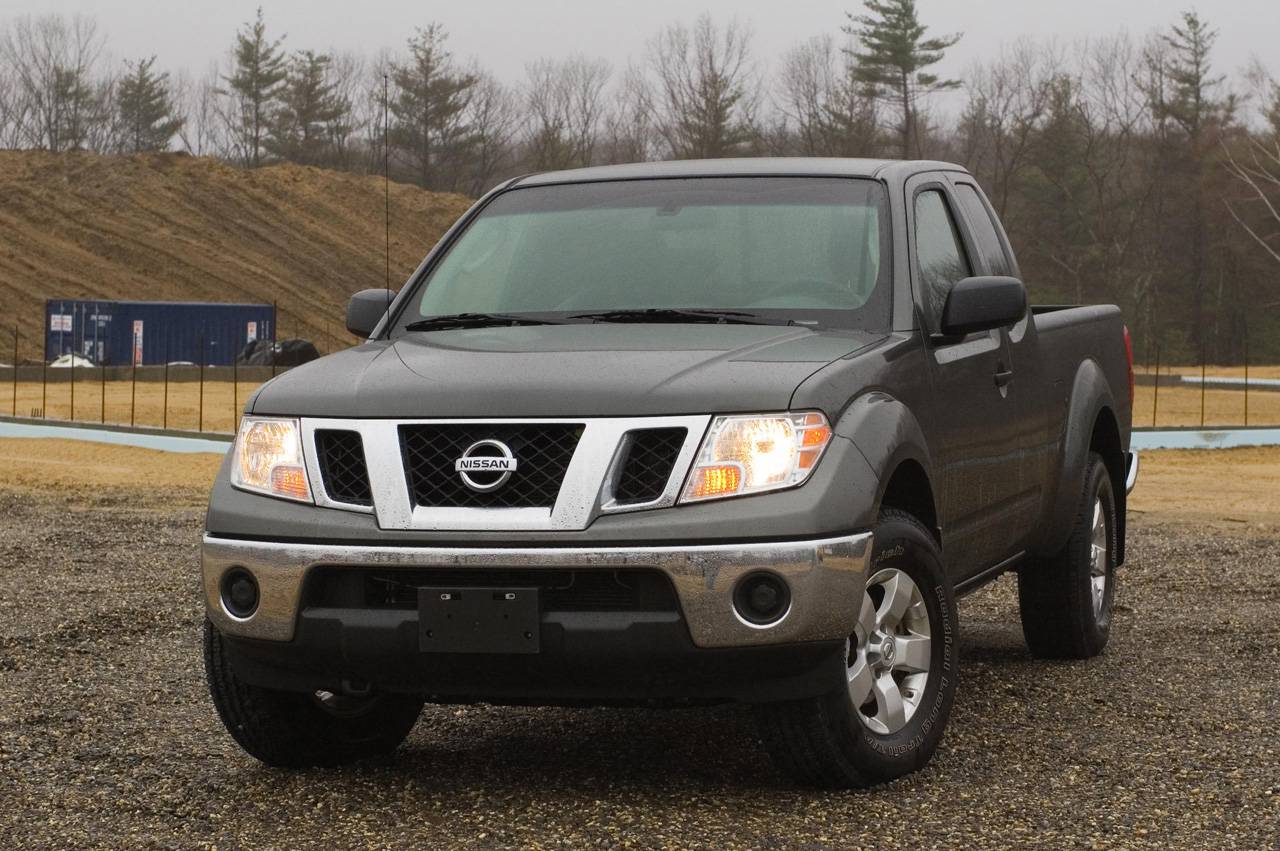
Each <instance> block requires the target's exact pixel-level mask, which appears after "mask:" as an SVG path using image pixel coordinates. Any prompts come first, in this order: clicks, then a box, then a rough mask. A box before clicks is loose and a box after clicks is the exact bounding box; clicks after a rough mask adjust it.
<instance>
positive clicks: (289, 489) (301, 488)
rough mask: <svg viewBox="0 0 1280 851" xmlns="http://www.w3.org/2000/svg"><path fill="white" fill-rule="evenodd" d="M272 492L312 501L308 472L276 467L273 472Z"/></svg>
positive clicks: (297, 468)
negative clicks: (308, 485) (308, 484)
mask: <svg viewBox="0 0 1280 851" xmlns="http://www.w3.org/2000/svg"><path fill="white" fill-rule="evenodd" d="M271 491H272V493H277V494H279V495H280V496H289V497H293V498H294V499H310V498H311V490H310V488H308V487H307V471H306V470H304V469H303V468H301V467H275V468H273V469H272V470H271Z"/></svg>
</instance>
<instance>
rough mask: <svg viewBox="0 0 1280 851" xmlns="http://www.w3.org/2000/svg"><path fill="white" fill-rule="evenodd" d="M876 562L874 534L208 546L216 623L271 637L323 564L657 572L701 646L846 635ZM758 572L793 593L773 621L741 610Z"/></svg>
mask: <svg viewBox="0 0 1280 851" xmlns="http://www.w3.org/2000/svg"><path fill="white" fill-rule="evenodd" d="M870 560H871V535H870V533H867V534H861V535H847V536H843V537H837V538H825V539H821V540H815V541H794V542H786V543H765V544H722V545H712V546H691V547H610V548H603V549H579V548H560V547H540V548H527V549H508V548H496V547H495V548H473V547H465V548H463V547H457V548H455V547H368V546H340V545H326V544H279V543H268V542H262V541H242V540H234V539H228V538H216V537H212V536H209V535H206V536H205V537H204V543H203V546H202V547H201V562H202V570H203V574H204V594H205V609H206V612H207V613H208V615H209V618H210V619H211V620H212V621H213V623H214V625H215V626H217V627H218V629H219V630H221V631H222V632H225V633H228V634H230V635H237V636H243V637H246V638H258V639H265V640H269V641H289V640H291V639H292V638H293V634H294V624H295V621H296V618H297V614H298V606H299V601H300V599H301V594H302V586H303V582H304V581H305V579H306V576H307V574H308V572H309V571H310V570H311V569H312V568H315V567H320V566H323V565H334V566H342V567H368V568H378V567H398V568H403V567H411V568H412V567H433V568H439V567H459V568H504V569H510V568H515V569H519V568H548V567H567V568H581V569H595V568H598V569H603V570H609V569H614V568H624V567H625V568H636V567H639V568H646V567H647V568H654V569H657V570H661V571H662V572H664V573H666V574H667V575H668V576H669V577H670V578H671V582H672V585H673V586H674V587H675V590H676V594H677V596H678V597H679V600H680V607H681V610H682V612H683V614H684V619H685V621H686V623H688V625H689V632H690V635H691V637H692V638H693V642H694V644H696V645H697V646H699V647H740V646H748V645H759V644H783V643H788V642H797V641H821V640H831V639H839V638H845V637H847V636H849V635H850V634H851V633H852V632H853V627H854V622H855V621H856V620H857V616H858V612H859V610H860V608H861V605H862V595H863V594H864V593H865V590H866V581H867V565H868V564H869V562H870ZM232 567H242V568H245V569H246V570H248V571H249V572H251V573H252V574H253V575H254V577H255V578H256V579H257V581H258V589H259V599H260V602H259V604H258V608H257V611H255V612H254V613H253V614H252V615H250V616H249V617H247V618H237V617H235V616H233V615H232V614H231V613H230V612H228V611H227V609H226V608H225V607H224V605H223V603H222V597H221V593H220V590H219V587H220V584H221V581H222V576H223V574H224V573H225V572H226V571H227V570H229V569H230V568H232ZM756 570H771V571H773V572H774V573H777V574H778V575H780V576H782V577H783V578H785V579H786V581H787V583H788V585H789V586H790V590H791V608H790V609H789V610H788V611H787V614H786V615H785V616H784V617H783V618H782V620H780V621H778V622H777V623H775V624H773V625H771V626H768V627H758V626H755V625H752V624H748V623H747V622H745V621H743V620H741V619H740V618H739V617H738V616H737V615H736V614H735V613H734V609H733V602H732V598H733V589H734V585H735V583H736V582H737V580H738V579H739V578H740V577H741V576H743V575H745V574H747V573H751V572H753V571H756Z"/></svg>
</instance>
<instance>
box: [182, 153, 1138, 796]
mask: <svg viewBox="0 0 1280 851" xmlns="http://www.w3.org/2000/svg"><path fill="white" fill-rule="evenodd" d="M347 325H348V327H349V328H350V329H351V331H352V332H353V333H356V334H358V335H360V336H362V337H365V336H367V337H368V342H367V343H365V344H364V345H361V346H358V347H356V348H353V349H349V350H347V351H344V352H341V353H338V354H334V355H331V356H329V357H326V358H323V359H321V360H319V361H316V362H314V363H310V364H307V365H306V366H303V367H299V368H297V369H294V370H292V371H290V372H288V373H285V374H283V375H281V376H279V377H278V378H276V379H274V380H272V381H270V382H268V383H267V384H265V385H263V386H262V387H261V388H260V389H259V390H258V391H257V392H256V393H255V394H254V395H253V397H252V399H251V400H250V401H249V403H248V405H247V407H246V410H245V416H244V419H243V422H242V424H241V427H240V430H239V434H238V436H237V438H236V442H235V445H234V448H233V449H232V451H231V452H230V453H229V454H228V456H227V459H226V462H225V464H224V465H223V467H222V470H221V472H220V473H219V475H218V478H217V481H216V483H215V485H214V488H213V493H212V497H211V499H210V503H209V511H208V520H207V531H206V534H205V536H204V540H203V548H202V569H203V584H204V595H205V604H206V611H207V620H206V623H205V633H204V660H205V667H206V671H207V674H208V679H209V685H210V691H211V693H212V696H213V700H214V703H215V704H216V706H217V709H218V712H219V714H220V715H221V717H222V720H223V721H224V723H225V724H226V727H227V730H228V731H229V732H230V734H231V735H232V737H234V738H235V740H236V741H237V742H238V743H239V744H240V745H241V746H242V747H243V748H244V749H245V750H246V751H248V752H249V753H250V754H252V755H253V756H254V757H256V758H258V759H259V760H262V761H263V762H266V763H269V764H272V765H278V766H293V767H301V766H309V765H321V764H334V763H340V762H345V761H350V760H356V759H360V758H363V757H368V756H372V755H376V754H382V753H387V752H389V751H391V750H392V749H394V748H395V747H397V746H398V745H399V744H400V743H401V742H402V741H403V740H404V738H405V737H406V736H407V735H408V734H409V732H410V730H411V728H412V727H413V725H414V722H415V720H416V719H417V717H418V715H419V713H420V711H421V709H422V706H423V704H424V702H427V701H430V702H433V703H466V702H487V703H494V704H530V703H531V704H567V705H582V704H590V705H612V704H623V705H625V704H633V705H634V704H640V705H685V704H695V703H715V702H724V701H738V702H743V703H749V704H752V705H753V707H754V710H755V712H756V714H757V716H758V721H759V730H760V735H761V738H762V740H763V742H764V745H765V747H766V749H767V750H768V751H769V752H770V754H771V755H772V756H773V757H774V759H775V760H776V761H777V763H778V765H779V766H780V767H781V768H782V769H784V770H785V771H786V772H788V773H789V774H790V775H792V776H793V777H794V778H796V779H797V780H798V781H800V782H802V783H807V784H812V785H817V786H825V787H847V786H862V785H868V784H872V783H877V782H882V781H885V780H889V779H892V778H895V777H899V776H901V775H903V774H905V773H907V772H910V771H912V770H914V769H917V768H919V767H921V766H922V765H924V764H925V763H926V762H927V761H928V760H929V758H930V756H931V755H932V754H933V752H934V751H935V750H936V748H937V746H938V743H939V741H940V739H941V737H942V732H943V728H944V727H945V725H946V721H947V718H948V714H949V712H950V709H951V706H952V702H953V699H954V695H955V690H956V683H957V675H958V659H957V654H958V634H959V631H958V623H957V619H956V598H957V597H958V596H960V595H963V594H965V593H967V592H970V591H973V590H974V589H976V588H978V587H980V586H982V585H983V584H984V583H987V582H990V581H991V580H993V579H995V578H996V577H998V576H1000V575H1001V574H1003V573H1005V572H1008V571H1015V572H1016V573H1017V576H1018V588H1019V600H1020V606H1021V617H1022V629H1023V632H1024V634H1025V636H1026V640H1027V643H1028V645H1029V646H1030V649H1031V652H1032V653H1033V654H1035V655H1036V656H1040V657H1058V658H1084V657H1089V656H1093V655H1095V654H1097V653H1099V652H1101V651H1102V649H1103V647H1104V646H1105V644H1106V642H1107V637H1108V633H1109V629H1110V624H1111V617H1112V599H1113V595H1114V593H1115V570H1116V568H1117V566H1118V565H1120V564H1121V563H1123V561H1124V542H1125V498H1126V494H1127V493H1128V492H1129V490H1130V489H1131V488H1132V485H1133V481H1134V477H1135V476H1136V474H1137V457H1136V456H1135V455H1134V454H1133V453H1131V452H1129V434H1130V422H1131V411H1132V401H1133V371H1132V353H1131V351H1129V350H1128V349H1129V345H1128V333H1127V330H1126V329H1125V327H1124V325H1123V324H1122V320H1121V316H1120V311H1119V309H1118V308H1116V307H1103V306H1098V307H1043V308H1041V307H1035V308H1031V307H1029V306H1028V304H1027V297H1026V291H1025V289H1024V287H1023V284H1022V282H1021V280H1020V276H1019V271H1018V266H1017V262H1016V260H1015V259H1014V255H1013V252H1012V250H1011V249H1010V246H1009V243H1008V240H1007V239H1006V237H1005V234H1004V231H1003V229H1002V228H1001V226H1000V223H999V221H998V220H997V218H996V216H995V215H994V213H993V212H992V209H991V207H990V205H989V204H988V202H987V200H986V198H985V196H984V195H983V193H982V191H981V190H980V189H979V188H978V186H977V184H976V183H975V181H974V180H973V178H972V177H971V176H970V175H969V174H967V173H966V172H965V171H964V170H963V169H961V168H959V167H957V166H954V165H949V164H946V163H939V162H880V161H868V160H838V159H830V160H806V159H787V160H782V159H758V160H740V161H733V160H726V161H714V162H673V163H651V164H644V165H634V166H619V167H608V168H593V169H584V170H580V171H572V172H564V173H558V174H541V175H537V176H533V177H525V178H520V179H516V180H512V181H510V182H508V183H506V184H504V185H502V186H500V187H499V188H497V189H495V190H494V191H492V192H491V193H489V194H488V195H486V196H485V197H484V198H483V199H481V200H480V201H479V202H478V203H477V204H476V205H475V206H474V208H472V209H471V211H469V212H468V213H467V214H466V215H465V216H464V217H463V218H462V219H461V220H460V221H459V222H458V223H457V224H456V225H455V226H454V227H453V229H452V230H450V231H449V233H448V234H446V235H445V237H444V238H443V239H442V240H441V241H440V243H439V244H438V245H437V246H436V247H435V248H434V249H433V250H432V251H431V253H430V254H429V255H428V256H427V258H426V260H425V261H423V263H422V265H421V266H420V267H419V268H418V269H417V271H416V272H415V273H414V274H413V277H412V278H411V279H410V280H409V282H408V284H407V285H406V286H405V287H404V288H403V289H402V290H401V291H400V292H399V293H398V294H395V293H392V292H391V291H389V290H366V291H364V292H361V293H358V294H357V295H356V296H355V297H354V298H353V299H352V301H351V304H350V306H349V308H348V315H347ZM1050 671H1051V669H1046V673H1048V672H1050Z"/></svg>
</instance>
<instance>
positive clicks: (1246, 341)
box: [1244, 331, 1249, 426]
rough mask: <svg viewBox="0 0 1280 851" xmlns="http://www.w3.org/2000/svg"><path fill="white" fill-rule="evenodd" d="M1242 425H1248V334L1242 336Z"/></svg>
mask: <svg viewBox="0 0 1280 851" xmlns="http://www.w3.org/2000/svg"><path fill="white" fill-rule="evenodd" d="M1244 424H1245V425H1246V426H1247V425H1249V332H1248V331H1246V332H1245V334H1244Z"/></svg>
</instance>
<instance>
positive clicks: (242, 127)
mask: <svg viewBox="0 0 1280 851" xmlns="http://www.w3.org/2000/svg"><path fill="white" fill-rule="evenodd" d="M283 42H284V37H283V36H281V37H280V38H278V39H276V40H275V41H268V40H267V25H266V23H265V21H264V20H263V17H262V7H261V6H259V7H258V17H257V19H256V20H255V21H254V22H253V23H252V24H249V23H246V24H245V28H244V29H242V30H240V31H238V32H237V33H236V46H235V48H234V49H233V51H232V54H233V58H234V73H232V75H231V76H229V77H223V80H224V81H225V82H226V83H227V84H228V85H229V86H230V87H231V88H230V90H229V91H227V92H224V94H231V95H232V96H233V97H234V98H235V99H236V109H237V112H238V115H237V116H236V117H235V126H234V127H233V128H232V132H233V133H234V134H235V136H236V137H237V141H238V142H239V146H240V149H241V155H242V158H243V160H244V164H245V165H247V166H248V167H249V168H257V167H258V166H260V165H261V164H262V153H263V150H264V146H265V142H266V140H267V137H268V133H269V130H270V126H271V121H272V119H273V117H274V112H275V109H276V106H277V101H278V98H279V96H280V92H281V90H282V88H283V87H284V82H285V78H286V76H287V71H286V68H285V54H284V51H283V50H281V47H280V45H281V44H282V43H283Z"/></svg>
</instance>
